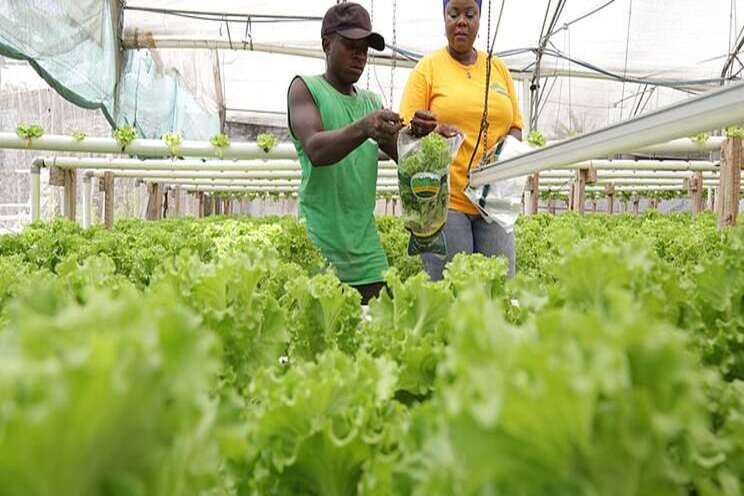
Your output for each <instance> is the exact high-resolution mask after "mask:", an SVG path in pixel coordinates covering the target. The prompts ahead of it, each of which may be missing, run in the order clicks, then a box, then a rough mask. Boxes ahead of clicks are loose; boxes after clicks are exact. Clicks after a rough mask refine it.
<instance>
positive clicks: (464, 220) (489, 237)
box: [421, 210, 516, 281]
mask: <svg viewBox="0 0 744 496" xmlns="http://www.w3.org/2000/svg"><path fill="white" fill-rule="evenodd" d="M444 237H445V239H446V240H447V256H446V257H441V256H440V255H434V254H432V253H424V254H422V255H421V258H422V259H423V261H424V268H425V269H426V273H427V274H429V277H431V279H432V281H439V280H441V279H442V273H443V272H444V268H445V266H446V265H447V264H448V263H449V262H450V261H451V260H452V259H453V258H454V257H455V255H457V254H458V253H482V254H483V255H486V256H488V257H495V256H502V257H506V258H507V260H509V277H514V270H515V265H516V240H515V237H514V232H511V233H510V234H507V232H506V231H505V230H504V228H503V227H501V226H500V225H498V224H497V223H495V222H493V223H491V224H489V223H488V222H486V221H485V220H483V218H482V217H481V216H480V215H469V214H466V213H463V212H458V211H456V210H450V211H449V213H448V214H447V224H445V226H444Z"/></svg>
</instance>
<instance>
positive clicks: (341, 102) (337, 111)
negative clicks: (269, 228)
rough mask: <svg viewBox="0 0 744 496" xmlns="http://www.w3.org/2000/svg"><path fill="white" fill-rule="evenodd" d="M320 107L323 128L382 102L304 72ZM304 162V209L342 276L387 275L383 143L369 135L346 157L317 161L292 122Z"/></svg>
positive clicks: (359, 280) (362, 280)
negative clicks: (381, 219) (379, 207)
mask: <svg viewBox="0 0 744 496" xmlns="http://www.w3.org/2000/svg"><path fill="white" fill-rule="evenodd" d="M302 80H303V81H304V82H305V85H306V86H307V88H308V90H310V94H311V95H312V97H313V100H314V101H315V106H316V107H317V108H318V111H319V113H320V118H321V121H322V123H323V129H324V130H327V131H330V130H335V129H341V128H344V127H346V126H348V125H349V124H352V123H354V122H356V121H358V120H360V119H361V118H363V117H365V116H366V115H368V114H370V113H371V112H373V111H375V110H378V109H380V108H382V105H381V103H380V100H379V98H378V97H377V96H376V95H375V94H374V93H371V92H369V91H364V90H361V89H357V94H356V95H355V96H349V95H344V94H342V93H339V92H338V91H337V90H336V89H335V88H334V87H333V86H331V85H330V83H328V82H327V81H326V80H325V78H323V76H303V77H302ZM289 127H290V129H289V131H290V132H289V134H290V137H291V138H292V142H293V143H294V146H295V148H296V149H297V155H298V157H299V160H300V164H301V166H302V181H301V183H300V190H299V215H300V217H301V218H304V219H305V220H306V222H307V228H308V232H309V234H310V239H312V241H313V242H314V243H315V244H316V246H318V248H319V249H320V251H321V253H322V254H323V255H324V256H325V257H326V258H327V259H328V260H329V261H330V262H331V263H332V264H333V265H334V266H335V268H336V275H337V276H338V278H339V279H340V280H341V281H342V282H345V283H347V284H350V285H360V284H370V283H375V282H380V281H382V280H383V277H382V274H383V272H385V270H387V268H388V263H387V258H386V257H385V251H384V250H383V249H382V245H381V244H380V238H379V236H378V235H377V226H376V224H375V216H374V210H375V202H376V196H377V194H376V189H377V155H378V145H377V143H375V142H373V141H371V140H368V141H366V142H365V143H364V144H362V145H361V146H359V147H358V148H356V149H355V150H354V151H352V152H351V153H350V154H348V155H347V156H346V157H345V158H344V159H343V160H341V161H340V162H338V163H336V164H333V165H329V166H326V167H314V166H313V165H312V163H311V162H310V159H309V158H308V156H307V154H306V153H305V150H303V148H302V145H301V144H300V142H299V141H298V140H297V138H296V137H295V136H294V133H293V132H292V126H291V125H290V126H289Z"/></svg>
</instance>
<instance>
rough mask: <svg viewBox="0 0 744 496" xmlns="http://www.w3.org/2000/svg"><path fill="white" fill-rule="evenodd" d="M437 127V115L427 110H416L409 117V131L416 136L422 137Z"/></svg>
mask: <svg viewBox="0 0 744 496" xmlns="http://www.w3.org/2000/svg"><path fill="white" fill-rule="evenodd" d="M436 128H437V117H436V116H435V115H434V114H433V113H432V112H429V111H428V110H417V111H416V114H414V116H413V119H411V133H413V135H414V136H416V137H417V138H423V137H424V136H426V135H427V134H430V133H432V132H433V131H434V130H435V129H436Z"/></svg>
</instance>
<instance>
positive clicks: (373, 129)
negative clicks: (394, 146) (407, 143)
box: [359, 109, 403, 143]
mask: <svg viewBox="0 0 744 496" xmlns="http://www.w3.org/2000/svg"><path fill="white" fill-rule="evenodd" d="M359 125H360V127H361V129H362V131H363V132H364V134H365V135H366V136H367V137H368V138H372V139H373V140H375V141H376V142H378V143H379V142H381V141H382V142H386V141H390V140H392V139H393V138H395V136H397V134H398V131H400V130H401V128H402V127H403V121H402V120H401V118H400V116H399V115H398V114H396V113H395V112H393V111H391V110H385V109H383V110H376V111H374V112H372V113H371V114H369V115H367V116H366V117H365V118H364V119H362V120H361V121H359Z"/></svg>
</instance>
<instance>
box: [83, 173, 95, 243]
mask: <svg viewBox="0 0 744 496" xmlns="http://www.w3.org/2000/svg"><path fill="white" fill-rule="evenodd" d="M92 179H93V178H92V177H91V175H89V174H85V175H83V229H88V228H89V227H90V225H91V217H92V214H93V187H92V184H91V183H92V182H93V181H92Z"/></svg>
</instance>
